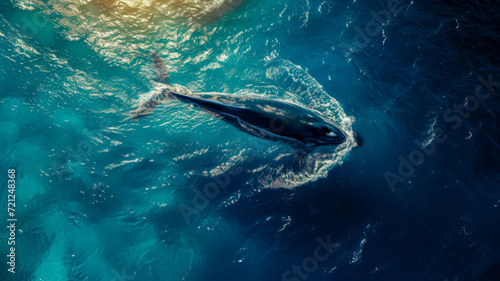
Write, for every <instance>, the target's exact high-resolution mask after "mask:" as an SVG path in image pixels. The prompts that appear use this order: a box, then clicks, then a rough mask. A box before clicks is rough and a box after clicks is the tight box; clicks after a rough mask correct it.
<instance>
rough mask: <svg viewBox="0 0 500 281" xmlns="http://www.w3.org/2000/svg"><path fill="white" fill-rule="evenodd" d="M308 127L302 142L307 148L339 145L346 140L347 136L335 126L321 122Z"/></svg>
mask: <svg viewBox="0 0 500 281" xmlns="http://www.w3.org/2000/svg"><path fill="white" fill-rule="evenodd" d="M308 127H309V128H308V130H307V132H304V134H303V140H302V142H303V143H305V144H306V145H307V146H318V145H338V144H341V143H343V142H344V141H345V140H346V134H345V133H344V132H343V131H342V130H341V129H340V128H338V127H337V126H336V125H334V124H331V123H327V122H320V123H313V124H311V125H310V126H308Z"/></svg>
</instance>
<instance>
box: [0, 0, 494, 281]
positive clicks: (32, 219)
mask: <svg viewBox="0 0 500 281" xmlns="http://www.w3.org/2000/svg"><path fill="white" fill-rule="evenodd" d="M388 2H389V1H387V2H380V3H379V2H369V1H361V2H360V1H315V0H314V1H305V0H290V1H285V2H277V1H257V0H249V1H242V0H241V1H232V2H231V1H222V0H221V1H208V0H207V1H201V0H199V1H194V0H193V1H188V0H185V1H173V0H172V1H163V0H162V1H153V0H151V1H148V0H142V1H141V0H136V1H132V0H127V1H114V0H100V1H96V0H94V1H78V0H52V1H29V0H19V1H14V0H13V1H3V2H1V3H0V7H1V8H0V11H1V12H0V46H1V47H2V54H1V55H0V74H1V77H2V78H1V79H2V80H1V81H0V83H1V85H2V87H1V88H0V91H1V95H0V96H1V102H0V110H1V112H2V114H1V115H0V121H1V123H2V126H1V127H0V132H1V134H0V135H1V140H2V146H1V148H0V157H1V158H0V159H1V160H0V164H1V165H0V166H1V168H2V169H3V170H5V171H7V169H12V168H14V169H16V173H17V189H16V190H17V193H16V203H17V206H18V208H17V213H16V214H17V218H18V229H17V232H16V241H17V242H16V245H17V246H16V256H17V266H16V269H17V272H16V275H15V277H13V276H12V275H11V274H10V273H7V272H6V271H4V270H3V269H2V273H1V275H0V276H1V278H2V280H120V281H121V280H294V281H297V280H306V279H307V280H445V278H448V279H450V280H452V279H453V278H455V277H457V276H458V277H460V278H461V279H459V280H472V278H477V279H479V280H495V279H487V278H490V277H491V278H495V276H498V275H496V274H497V272H498V271H497V270H496V269H495V268H497V265H498V257H499V254H500V248H499V247H498V239H497V238H496V236H495V235H496V233H498V227H497V226H496V225H497V222H498V218H499V213H498V202H499V201H498V200H500V197H499V194H498V180H499V177H498V142H497V140H498V138H497V137H498V130H497V129H496V128H497V125H498V124H497V122H498V121H496V119H495V118H494V116H495V114H494V113H496V112H497V111H498V109H499V108H500V107H499V106H498V104H499V103H498V97H497V96H494V95H493V96H492V98H490V99H489V100H488V101H487V103H486V102H485V103H483V104H485V105H484V106H483V107H484V108H482V109H481V110H478V111H477V112H475V113H474V114H475V115H474V116H473V117H471V118H469V119H467V120H464V122H463V123H464V125H463V126H462V127H460V128H459V129H456V130H455V129H450V128H449V126H448V127H446V123H448V121H446V120H445V121H442V118H441V115H442V113H443V112H444V111H445V110H446V109H448V108H450V107H452V105H453V103H460V102H463V99H464V97H465V96H466V95H467V94H469V93H470V92H472V91H473V89H474V88H475V87H476V86H477V83H478V82H477V76H478V75H483V76H484V77H488V75H490V74H491V75H493V77H499V76H495V75H496V74H498V73H499V71H498V67H497V66H498V65H497V63H496V61H495V59H494V58H495V56H494V55H486V54H495V52H497V51H495V48H494V47H491V46H497V45H496V42H498V41H495V40H497V39H491V40H492V41H490V43H491V42H493V43H492V44H490V45H486V46H485V45H481V46H480V47H481V48H483V49H481V50H483V51H484V52H483V53H479V51H477V50H478V48H479V47H478V46H475V45H474V44H473V43H467V42H476V41H474V40H472V39H470V37H467V36H472V35H471V34H473V36H477V38H483V37H480V35H479V34H480V32H472V31H470V32H469V31H468V30H467V28H465V29H464V30H465V31H462V29H461V28H460V27H457V26H460V23H461V24H462V25H465V26H466V27H468V26H475V25H474V24H473V23H471V22H473V20H470V19H469V18H464V17H460V16H461V15H463V14H466V13H465V12H463V11H465V10H467V7H468V6H467V5H466V4H464V5H458V4H457V7H449V6H446V5H444V4H443V5H437V6H436V7H434V8H429V6H432V5H430V4H426V3H425V2H421V3H418V4H417V3H413V2H403V1H401V3H400V4H399V5H398V11H397V12H394V13H393V15H392V16H391V21H390V24H387V25H386V26H385V27H384V28H383V32H380V33H377V34H376V35H374V36H370V37H369V38H368V39H369V43H368V44H366V45H364V44H360V43H359V41H356V40H358V39H359V38H358V37H356V36H357V35H358V33H357V31H356V29H355V28H356V27H358V26H359V27H362V28H364V26H365V25H367V23H369V22H370V21H371V20H372V18H373V15H372V14H370V11H373V12H375V13H376V12H378V11H380V10H383V9H389V8H388ZM398 3H399V2H398ZM427 5H429V6H427ZM490 6H491V5H490ZM432 7H433V6H432ZM464 7H465V8H464ZM399 8H400V9H399ZM492 9H493V8H492ZM451 11H457V12H456V14H454V13H452V12H451ZM474 11H475V10H474ZM460 13H462V14H460ZM478 14H480V13H479V12H478ZM481 16H482V17H484V18H486V19H489V15H488V14H484V15H482V14H481ZM477 21H478V22H480V20H477ZM490 27H491V26H490V25H487V24H484V27H483V29H481V30H483V31H484V33H485V34H487V35H484V38H491V34H495V33H494V31H493V30H494V28H490ZM456 34H459V35H456ZM488 34H489V35H488ZM443 38H444V39H443ZM474 38H476V37H474ZM497 38H498V37H497ZM460 39H461V40H462V41H461V40H460ZM468 39H470V40H468ZM478 40H479V39H478ZM479 41H481V40H479ZM484 41H485V40H482V42H484ZM458 42H462V43H458ZM464 42H465V43H464ZM486 42H488V41H487V40H486ZM469 44H470V45H469ZM346 46H347V47H346ZM488 46H490V47H488ZM151 50H153V51H156V52H159V54H160V56H161V57H162V58H163V59H164V61H165V63H166V65H167V66H168V69H169V74H170V82H169V83H170V84H171V85H172V86H173V87H175V88H176V89H177V90H178V91H179V92H193V93H225V94H232V95H260V96H262V97H266V98H277V99H281V100H286V101H288V102H293V103H297V104H300V105H303V106H305V107H307V108H310V109H313V110H316V111H318V112H321V113H322V114H323V115H324V116H326V117H327V118H328V119H329V120H331V121H333V122H336V123H337V124H339V126H340V127H341V128H342V129H343V130H344V131H345V132H346V133H347V135H348V140H347V142H346V143H345V144H343V145H340V146H337V147H333V148H331V149H327V150H321V151H315V152H312V153H309V154H301V153H297V151H296V149H295V148H293V147H291V146H289V145H287V144H284V143H280V142H271V141H268V140H264V139H260V138H257V137H254V136H251V135H249V134H246V133H244V132H242V131H239V130H237V129H236V128H234V127H232V126H231V125H230V124H228V123H225V122H223V121H221V120H219V119H218V118H215V117H213V116H211V115H209V114H206V113H205V112H204V111H201V110H199V109H197V108H195V107H192V106H188V105H186V104H183V103H180V102H176V101H168V102H166V103H164V104H162V105H160V106H158V107H157V108H156V110H155V111H154V112H153V113H152V114H150V116H148V117H145V118H141V119H140V120H138V121H132V120H130V118H129V117H130V112H131V111H132V110H134V109H135V108H136V107H137V106H138V104H139V103H140V101H141V100H144V99H147V98H148V97H149V96H151V94H152V93H154V92H155V91H156V90H157V86H156V85H155V83H154V82H152V79H153V76H154V68H153V65H152V60H151V56H150V54H149V52H150V51H151ZM489 56H491V57H493V59H490V60H486V58H488V57H489ZM493 79H495V78H493ZM492 116H493V117H492ZM440 126H441V127H443V128H445V129H446V130H447V132H448V135H449V140H448V141H447V142H446V143H445V144H443V145H441V146H440V147H439V149H437V150H436V154H434V155H433V156H432V157H429V158H427V160H425V163H424V165H422V166H421V167H420V168H418V169H416V171H415V173H414V174H412V176H409V177H405V178H404V181H403V182H401V183H400V182H398V183H397V186H396V187H394V186H391V185H390V184H388V182H387V180H386V177H385V176H384V175H385V173H386V172H387V171H390V172H393V173H397V170H398V165H399V164H400V160H399V158H398V156H400V155H402V156H404V157H407V156H408V155H409V154H410V153H411V152H412V151H413V150H414V149H416V146H415V144H414V139H415V138H418V139H419V140H422V141H423V142H432V141H433V140H435V139H436V134H435V133H434V130H435V127H440ZM353 131H359V132H360V133H361V135H362V136H363V138H364V139H365V143H366V144H365V146H363V147H361V148H354V146H355V145H354V139H353ZM457 163H458V164H457ZM2 188H3V185H2ZM2 196H3V197H2V203H1V204H0V205H1V206H2V210H4V209H6V202H7V200H6V199H5V198H6V195H5V194H2ZM2 212H3V211H2ZM2 221H3V215H2ZM7 235H8V234H4V233H2V239H1V240H2V241H0V245H1V246H0V248H1V249H2V257H1V258H0V261H2V264H5V262H6V261H7V258H6V257H5V255H3V253H4V252H5V253H6V252H7V245H6V244H7V243H4V240H5V241H6V239H7ZM328 237H329V238H328ZM330 238H331V240H332V241H333V243H335V245H334V247H333V248H332V251H331V253H330V252H329V251H328V250H325V251H326V252H324V253H330V254H329V255H328V258H327V259H326V260H325V261H321V262H320V261H318V259H317V260H316V262H317V263H318V264H317V266H316V268H315V269H314V270H311V271H310V272H309V273H307V278H305V277H304V276H305V275H304V276H302V277H301V275H300V274H295V273H294V274H293V275H287V270H290V271H292V270H293V269H292V268H293V266H294V265H295V264H299V265H303V264H304V261H305V260H306V259H307V258H308V257H314V250H315V248H316V247H317V246H318V245H322V244H321V243H320V242H318V241H319V240H321V239H323V240H321V241H327V240H328V239H330ZM318 239H319V240H318ZM313 264H314V263H313ZM292 277H293V278H295V279H290V278H292ZM12 278H15V279H12ZM287 278H288V279H287ZM481 278H482V279H481Z"/></svg>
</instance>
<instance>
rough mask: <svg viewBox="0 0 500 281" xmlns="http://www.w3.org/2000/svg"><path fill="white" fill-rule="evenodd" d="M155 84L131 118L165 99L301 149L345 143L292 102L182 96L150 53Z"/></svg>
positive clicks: (337, 133) (329, 125)
mask: <svg viewBox="0 0 500 281" xmlns="http://www.w3.org/2000/svg"><path fill="white" fill-rule="evenodd" d="M151 54H152V56H153V62H154V65H155V68H156V71H155V73H156V78H155V80H156V81H160V83H162V84H163V86H162V87H160V89H159V90H156V92H155V93H153V94H152V95H151V96H150V97H149V98H148V99H146V100H145V101H143V102H142V103H140V104H139V106H138V107H137V109H136V110H135V111H133V112H132V116H131V118H132V119H134V120H137V119H139V118H141V117H144V116H147V115H149V114H150V113H151V112H152V111H153V110H154V109H155V108H156V107H157V106H158V105H159V104H161V103H163V102H165V101H166V100H171V99H174V100H178V101H181V102H184V103H188V104H192V105H193V106H195V107H198V108H200V109H202V110H204V111H205V112H207V113H209V114H211V115H213V116H216V117H218V118H219V119H221V120H224V121H226V122H227V123H229V124H231V125H233V126H234V127H236V128H237V129H239V130H241V131H243V132H246V133H249V134H251V135H254V136H257V137H260V138H263V139H266V140H271V141H282V142H286V143H289V144H292V145H294V146H296V147H300V148H302V149H306V150H308V149H311V148H315V147H318V146H334V145H339V144H342V143H344V142H345V141H346V133H345V132H344V131H343V130H342V129H341V128H340V127H339V126H338V125H337V124H335V123H334V122H332V121H330V120H328V119H327V118H325V117H323V116H322V114H321V113H319V112H317V111H314V110H311V109H308V108H306V107H304V106H302V105H299V104H295V103H292V102H288V101H284V100H279V99H271V98H265V97H261V96H257V95H248V96H240V95H234V94H233V95H231V94H194V93H189V94H181V93H178V92H176V91H174V90H173V88H172V87H170V86H169V85H168V83H167V82H168V75H167V74H166V70H165V67H164V65H165V64H164V63H163V62H162V60H161V59H160V57H159V56H158V55H157V54H156V53H154V52H151Z"/></svg>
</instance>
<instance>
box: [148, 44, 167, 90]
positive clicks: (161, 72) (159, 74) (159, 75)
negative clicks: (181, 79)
mask: <svg viewBox="0 0 500 281" xmlns="http://www.w3.org/2000/svg"><path fill="white" fill-rule="evenodd" d="M150 53H151V55H152V56H153V66H154V70H155V77H154V80H155V81H156V82H159V83H163V84H168V78H169V76H168V72H167V66H166V65H165V63H164V62H163V59H162V58H161V57H160V55H159V54H158V53H156V52H155V51H150Z"/></svg>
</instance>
